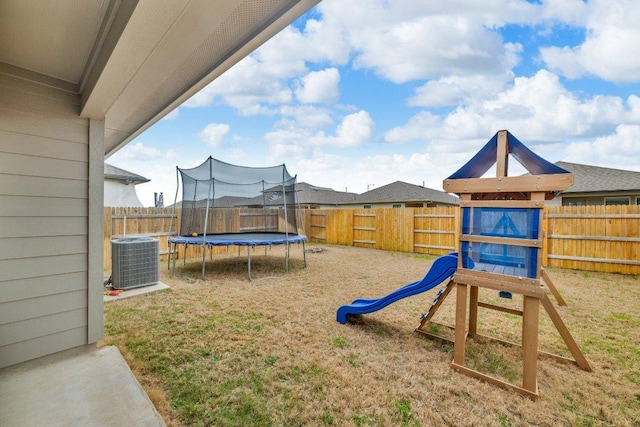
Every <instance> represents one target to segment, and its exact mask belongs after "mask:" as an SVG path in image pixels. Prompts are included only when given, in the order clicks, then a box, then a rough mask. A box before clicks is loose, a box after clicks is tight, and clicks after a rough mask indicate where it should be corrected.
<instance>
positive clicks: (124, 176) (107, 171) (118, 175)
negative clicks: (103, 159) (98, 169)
mask: <svg viewBox="0 0 640 427" xmlns="http://www.w3.org/2000/svg"><path fill="white" fill-rule="evenodd" d="M104 178H105V179H117V180H120V181H131V182H133V183H135V184H142V183H143V182H149V181H150V180H149V179H147V178H145V177H144V176H142V175H138V174H135V173H133V172H129V171H126V170H124V169H120V168H117V167H115V166H112V165H109V164H107V163H105V164H104Z"/></svg>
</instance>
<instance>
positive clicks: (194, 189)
mask: <svg viewBox="0 0 640 427" xmlns="http://www.w3.org/2000/svg"><path fill="white" fill-rule="evenodd" d="M176 169H177V174H179V178H181V179H182V202H181V206H182V212H181V215H180V230H179V234H180V235H181V236H194V235H198V236H202V235H203V234H206V235H210V234H222V233H264V232H273V233H288V234H298V225H297V218H296V194H295V187H296V177H295V176H291V175H290V174H289V172H288V171H287V168H286V166H285V165H284V164H282V165H278V166H270V167H246V166H237V165H232V164H229V163H225V162H222V161H220V160H216V159H214V158H212V157H209V158H208V159H207V160H206V161H205V162H204V163H202V164H201V165H200V166H197V167H195V168H192V169H181V168H179V167H177V168H176ZM176 196H177V193H176ZM176 198H177V197H176Z"/></svg>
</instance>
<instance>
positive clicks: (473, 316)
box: [469, 286, 479, 335]
mask: <svg viewBox="0 0 640 427" xmlns="http://www.w3.org/2000/svg"><path fill="white" fill-rule="evenodd" d="M478 290H479V288H478V287H477V286H471V289H470V292H469V335H475V334H476V333H477V331H478Z"/></svg>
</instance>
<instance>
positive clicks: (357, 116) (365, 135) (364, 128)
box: [327, 110, 376, 147]
mask: <svg viewBox="0 0 640 427" xmlns="http://www.w3.org/2000/svg"><path fill="white" fill-rule="evenodd" d="M375 127H376V124H375V123H374V121H373V120H372V119H371V116H370V115H369V113H367V112H366V111H363V110H361V111H358V112H357V113H353V114H349V115H348V116H346V117H345V118H344V119H343V120H342V123H340V124H339V125H338V128H337V129H336V132H337V135H336V137H335V138H330V139H329V141H331V142H330V143H329V144H327V145H332V146H336V147H358V146H360V145H362V144H364V143H365V142H369V141H370V140H371V138H372V137H373V133H374V131H375Z"/></svg>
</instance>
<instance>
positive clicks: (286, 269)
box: [284, 242, 289, 273]
mask: <svg viewBox="0 0 640 427" xmlns="http://www.w3.org/2000/svg"><path fill="white" fill-rule="evenodd" d="M284 271H285V272H287V273H289V242H287V245H286V246H285V260H284Z"/></svg>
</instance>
